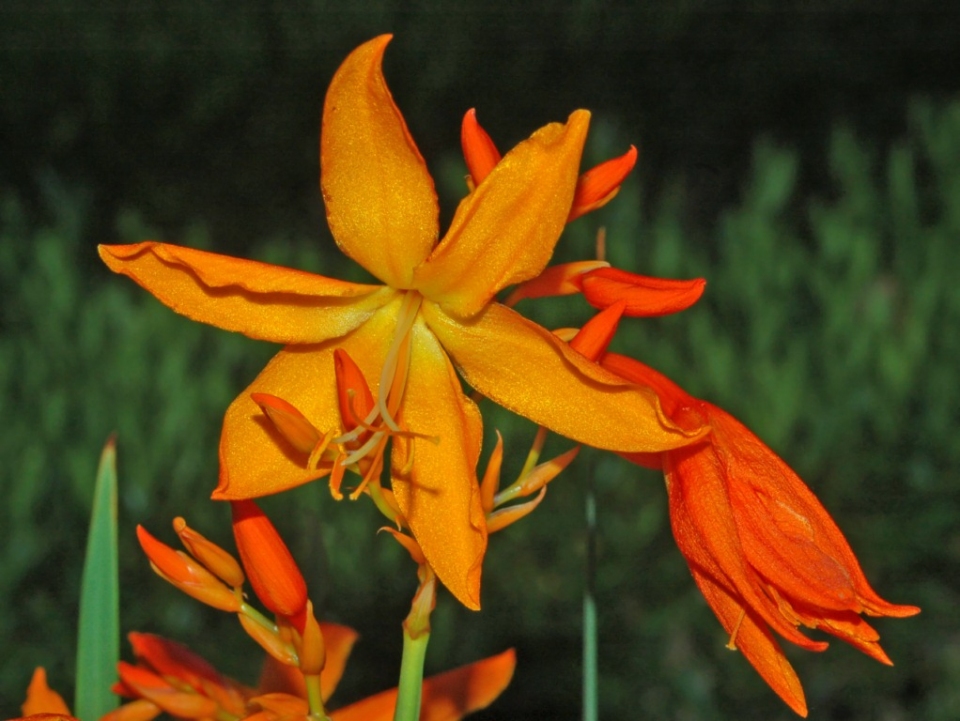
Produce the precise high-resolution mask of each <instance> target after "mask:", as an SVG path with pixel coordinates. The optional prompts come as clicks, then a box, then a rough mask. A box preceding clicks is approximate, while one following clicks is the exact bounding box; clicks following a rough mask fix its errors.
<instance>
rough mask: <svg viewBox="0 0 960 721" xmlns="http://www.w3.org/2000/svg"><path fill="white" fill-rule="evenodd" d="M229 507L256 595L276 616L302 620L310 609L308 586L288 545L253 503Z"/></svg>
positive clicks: (247, 502)
mask: <svg viewBox="0 0 960 721" xmlns="http://www.w3.org/2000/svg"><path fill="white" fill-rule="evenodd" d="M230 507H231V510H232V511H233V537H234V539H235V540H236V542H237V551H238V552H239V553H240V560H241V561H242V562H243V567H244V569H245V570H246V572H247V577H248V578H249V579H250V585H251V586H253V592H254V593H256V594H257V598H259V599H260V600H261V601H262V602H263V605H264V606H266V607H267V608H269V609H270V610H271V611H273V612H274V613H276V614H280V615H281V616H287V617H296V616H300V614H301V613H302V612H303V610H304V608H305V607H306V605H307V583H306V581H304V580H303V574H301V573H300V569H299V567H298V566H297V562H296V561H294V560H293V556H292V555H291V554H290V549H288V548H287V544H286V543H284V542H283V539H282V538H280V534H279V533H277V529H276V528H275V527H274V525H273V523H271V522H270V519H269V518H267V516H266V514H265V513H264V512H263V511H261V510H260V507H259V506H257V504H256V503H254V502H253V501H233V502H231V503H230Z"/></svg>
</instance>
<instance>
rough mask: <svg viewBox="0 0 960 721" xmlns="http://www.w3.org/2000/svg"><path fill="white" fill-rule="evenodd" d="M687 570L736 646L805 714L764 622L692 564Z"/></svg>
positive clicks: (787, 664) (796, 682)
mask: <svg viewBox="0 0 960 721" xmlns="http://www.w3.org/2000/svg"><path fill="white" fill-rule="evenodd" d="M690 570H691V571H693V578H694V580H695V581H696V582H697V586H698V587H699V588H700V591H701V593H703V597H704V598H705V599H706V600H707V603H708V604H710V608H712V609H713V612H714V613H715V614H716V616H717V618H718V619H719V620H720V623H721V625H722V626H723V628H724V629H725V630H726V631H727V633H729V634H731V640H732V642H733V644H735V646H736V648H737V649H739V650H740V651H741V652H742V653H743V655H744V658H746V659H747V661H749V662H750V665H752V666H753V667H754V668H755V669H756V670H757V673H759V674H760V676H761V677H762V678H763V680H764V681H766V682H767V684H768V685H769V686H770V688H772V689H773V690H774V691H775V692H776V694H777V695H778V696H779V697H780V698H782V699H783V700H784V702H785V703H786V704H787V705H788V706H789V707H790V708H792V709H793V710H794V711H795V712H796V713H798V714H799V715H800V716H803V717H806V715H807V702H806V700H805V698H804V695H803V687H802V686H801V685H800V679H799V678H797V673H796V671H794V670H793V666H791V665H790V662H789V661H788V660H787V657H786V656H785V655H784V654H783V649H781V648H780V644H779V643H777V640H776V638H774V636H773V634H772V633H770V630H769V629H768V628H767V626H766V624H765V623H763V622H762V621H760V622H758V621H757V619H755V618H754V616H753V614H752V613H750V612H749V611H745V610H744V608H743V606H742V605H741V604H740V603H738V602H737V601H736V600H735V599H734V598H733V597H731V596H730V594H729V593H728V592H727V590H726V589H724V588H723V586H721V585H720V584H718V583H716V582H715V581H714V580H713V579H712V578H710V576H708V575H706V574H704V573H702V572H700V571H698V570H697V568H696V567H694V566H691V567H690Z"/></svg>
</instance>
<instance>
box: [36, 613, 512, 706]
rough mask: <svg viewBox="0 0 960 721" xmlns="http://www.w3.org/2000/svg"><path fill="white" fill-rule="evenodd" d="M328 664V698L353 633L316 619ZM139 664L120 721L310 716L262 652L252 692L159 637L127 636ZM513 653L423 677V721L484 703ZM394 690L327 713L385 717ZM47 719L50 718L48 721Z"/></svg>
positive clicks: (508, 671)
mask: <svg viewBox="0 0 960 721" xmlns="http://www.w3.org/2000/svg"><path fill="white" fill-rule="evenodd" d="M320 631H321V633H322V635H323V638H324V644H325V647H326V662H325V665H324V667H323V671H322V672H321V674H320V695H321V697H322V699H323V701H324V703H326V701H327V699H329V698H330V696H331V695H332V694H333V692H334V690H335V689H336V687H337V684H338V683H339V681H340V678H341V676H342V675H343V670H344V667H345V665H346V661H347V657H348V656H349V655H350V651H351V650H352V648H353V644H354V642H355V641H356V639H357V634H356V632H355V631H353V630H352V629H350V628H347V627H346V626H339V625H337V624H330V623H321V624H320ZM130 641H131V643H132V644H133V646H134V650H135V652H136V655H137V665H136V666H134V665H132V664H128V663H122V662H121V664H120V677H121V682H120V684H119V685H118V687H117V688H116V689H115V690H116V691H117V692H118V693H121V694H122V695H125V696H127V697H132V698H135V699H136V700H135V701H133V702H131V703H128V704H125V705H124V706H122V707H120V709H118V710H117V711H116V712H114V714H115V715H116V717H117V721H122V719H124V718H125V717H131V716H134V715H144V716H147V715H148V714H149V713H150V712H153V713H154V714H157V713H160V711H161V710H162V711H165V712H167V713H168V714H170V715H172V716H174V717H176V718H189V719H195V718H215V717H216V718H237V719H242V718H256V719H260V720H261V721H277V720H278V719H280V718H301V717H302V718H304V719H306V718H309V716H308V714H309V709H308V707H307V703H306V701H305V700H304V699H305V698H306V687H305V685H304V682H303V675H302V674H301V673H300V671H299V670H298V669H296V668H295V667H292V666H285V665H283V664H281V663H279V662H277V661H276V660H275V659H273V658H271V657H269V656H268V657H267V659H266V663H265V665H264V671H263V674H262V676H261V678H260V684H259V687H258V688H257V689H251V688H247V687H245V686H242V685H241V684H238V683H237V682H236V681H233V680H231V679H228V678H226V677H224V676H221V675H220V674H219V673H218V672H217V671H216V670H215V669H214V668H213V667H212V666H210V664H208V663H207V662H206V661H205V660H203V659H202V658H200V657H199V656H197V655H196V654H194V653H193V652H191V651H190V650H189V649H187V648H186V647H185V646H182V645H180V644H178V643H174V642H173V641H168V640H166V639H163V638H161V637H159V636H152V635H148V634H131V635H130ZM515 665H516V658H515V656H514V652H513V651H512V650H511V651H506V652H504V653H501V654H499V655H497V656H493V657H491V658H487V659H484V660H482V661H477V662H476V663H472V664H469V665H467V666H462V667H460V668H457V669H454V670H452V671H447V672H446V673H441V674H438V675H436V676H433V677H430V678H427V679H425V680H424V682H423V695H422V713H421V716H420V718H421V719H430V720H431V721H455V720H456V719H459V718H461V717H462V716H464V715H466V714H468V713H470V712H472V711H476V710H478V709H481V708H485V707H486V706H488V705H490V704H491V703H492V702H493V701H494V700H495V699H496V698H497V696H499V695H500V694H501V693H502V692H503V690H504V689H505V688H506V687H507V685H508V684H509V683H510V679H511V677H512V676H513V670H514V666H515ZM396 698H397V690H396V689H391V690H389V691H383V692H381V693H379V694H375V695H374V696H371V697H369V698H366V699H363V700H361V701H357V702H355V703H353V704H350V705H349V706H345V707H343V708H341V709H338V710H336V711H333V712H331V713H330V714H329V717H330V719H331V721H352V720H353V719H363V721H381V720H382V721H389V720H390V719H392V718H393V707H394V705H395V703H396ZM50 721H52V719H51V720H50Z"/></svg>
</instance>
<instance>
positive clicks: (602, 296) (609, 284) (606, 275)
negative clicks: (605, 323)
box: [578, 268, 707, 317]
mask: <svg viewBox="0 0 960 721" xmlns="http://www.w3.org/2000/svg"><path fill="white" fill-rule="evenodd" d="M578 280H579V281H580V287H581V288H582V289H583V297H584V298H586V299H587V302H588V303H589V304H590V305H592V306H593V307H594V308H608V307H609V306H611V305H613V304H614V303H617V302H619V301H621V300H623V301H626V303H627V309H626V311H625V313H624V315H627V316H632V317H652V316H658V315H668V314H670V313H677V312H679V311H681V310H686V309H687V308H689V307H690V306H692V305H693V304H694V303H696V302H697V301H698V300H699V299H700V296H701V295H703V290H704V288H706V286H707V281H705V280H704V279H703V278H694V279H693V280H671V279H668V278H653V277H650V276H646V275H637V274H636V273H629V272H627V271H625V270H620V269H618V268H598V269H596V270H591V271H589V272H587V273H584V274H583V275H582V276H580V277H579V278H578Z"/></svg>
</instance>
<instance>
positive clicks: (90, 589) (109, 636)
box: [73, 437, 120, 721]
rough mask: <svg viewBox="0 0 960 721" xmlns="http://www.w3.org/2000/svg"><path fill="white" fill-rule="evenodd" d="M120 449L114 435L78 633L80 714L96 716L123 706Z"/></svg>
mask: <svg viewBox="0 0 960 721" xmlns="http://www.w3.org/2000/svg"><path fill="white" fill-rule="evenodd" d="M116 461H117V452H116V444H115V442H114V439H113V438H112V437H111V438H110V439H109V440H108V441H107V444H106V445H105V446H104V448H103V453H102V454H101V456H100V467H99V469H98V470H97V483H96V488H95V489H94V496H93V512H92V513H91V516H90V535H89V536H88V537H87V555H86V559H85V560H84V564H83V580H82V581H81V584H80V623H79V630H78V635H77V693H76V697H75V699H74V704H73V709H74V713H75V714H76V716H77V718H80V719H84V721H95V719H98V718H100V717H101V716H103V715H104V714H105V713H107V712H108V711H111V710H113V709H115V708H116V707H117V697H116V696H115V695H114V694H113V693H111V691H110V686H111V685H112V684H113V682H114V681H115V680H116V678H117V662H118V661H119V660H120V581H119V578H118V575H119V573H118V570H117V462H116Z"/></svg>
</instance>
